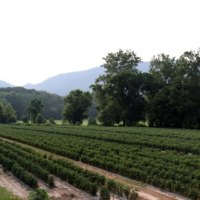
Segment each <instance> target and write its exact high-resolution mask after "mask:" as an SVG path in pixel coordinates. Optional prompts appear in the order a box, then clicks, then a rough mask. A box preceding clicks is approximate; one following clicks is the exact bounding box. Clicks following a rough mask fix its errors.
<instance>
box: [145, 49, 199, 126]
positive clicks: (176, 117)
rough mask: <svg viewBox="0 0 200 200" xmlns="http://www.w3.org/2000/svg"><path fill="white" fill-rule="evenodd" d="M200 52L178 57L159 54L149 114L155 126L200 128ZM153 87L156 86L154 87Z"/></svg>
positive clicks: (154, 62)
mask: <svg viewBox="0 0 200 200" xmlns="http://www.w3.org/2000/svg"><path fill="white" fill-rule="evenodd" d="M199 66H200V54H199V52H185V53H184V54H183V55H181V56H180V57H179V58H178V59H175V58H171V57H169V56H168V55H164V54H161V55H158V56H157V57H154V58H153V60H152V61H151V67H150V76H151V77H153V82H152V83H150V82H149V84H150V85H151V87H149V89H150V90H149V92H148V93H147V99H148V110H147V117H148V120H149V123H150V125H151V126H158V127H178V128H193V127H200V105H199V102H200V68H199ZM152 88H154V89H153V90H152Z"/></svg>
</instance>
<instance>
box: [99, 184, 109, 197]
mask: <svg viewBox="0 0 200 200" xmlns="http://www.w3.org/2000/svg"><path fill="white" fill-rule="evenodd" d="M99 200H110V194H109V191H108V189H107V188H106V187H102V188H101V190H100V194H99Z"/></svg>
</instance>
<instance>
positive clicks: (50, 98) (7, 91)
mask: <svg viewBox="0 0 200 200" xmlns="http://www.w3.org/2000/svg"><path fill="white" fill-rule="evenodd" d="M34 98H37V99H40V100H41V101H42V104H43V105H44V107H43V113H42V114H43V115H44V116H45V117H46V118H54V119H61V117H62V116H61V113H62V111H63V109H64V102H63V98H62V97H61V96H59V95H56V94H50V93H48V92H44V91H36V90H33V89H32V90H28V89H25V88H22V87H12V88H11V87H9V88H0V99H4V100H6V101H7V102H9V103H11V104H12V106H13V108H14V109H15V111H16V114H17V118H18V119H22V117H24V116H25V115H27V108H28V106H29V103H30V102H31V100H33V99H34Z"/></svg>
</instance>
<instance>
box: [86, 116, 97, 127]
mask: <svg viewBox="0 0 200 200" xmlns="http://www.w3.org/2000/svg"><path fill="white" fill-rule="evenodd" d="M88 125H97V120H96V118H95V117H90V118H89V119H88Z"/></svg>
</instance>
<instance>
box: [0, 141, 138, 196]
mask: <svg viewBox="0 0 200 200" xmlns="http://www.w3.org/2000/svg"><path fill="white" fill-rule="evenodd" d="M0 145H1V146H0V155H1V154H5V155H7V156H8V158H9V159H12V160H14V161H16V162H19V163H20V165H21V166H23V167H24V170H27V171H29V172H31V173H32V174H34V175H35V176H36V177H38V178H39V179H42V180H43V181H45V182H46V183H48V184H49V186H51V187H52V186H53V185H54V184H53V176H51V175H50V174H53V175H55V176H57V177H60V178H61V179H62V180H64V181H67V182H68V183H70V184H72V185H74V186H75V187H77V188H80V189H82V190H84V191H86V192H88V193H90V194H91V195H94V196H95V195H96V194H97V191H99V190H100V188H101V187H105V186H106V185H107V182H108V180H106V179H105V177H104V176H101V175H98V174H97V173H93V172H90V171H87V170H84V169H82V168H80V167H78V166H76V165H74V164H73V163H72V162H70V161H67V160H61V159H58V158H54V157H53V156H48V155H46V154H44V155H42V154H40V153H37V152H35V151H34V150H32V149H30V148H26V147H22V146H20V145H17V144H14V143H9V142H5V141H1V140H0ZM0 163H1V162H0ZM29 163H31V165H29ZM38 169H40V170H38ZM41 169H43V172H46V176H45V173H43V174H42V173H41ZM37 170H38V171H37ZM115 184H116V183H115ZM118 188H122V186H121V187H118ZM120 190H121V191H123V190H122V189H120ZM126 190H130V189H126ZM126 190H125V189H124V192H121V193H124V194H125V193H127V192H125V191H126ZM130 194H132V195H133V194H135V193H134V191H133V192H129V195H127V197H128V196H130ZM121 195H123V194H121ZM135 195H136V194H135Z"/></svg>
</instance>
